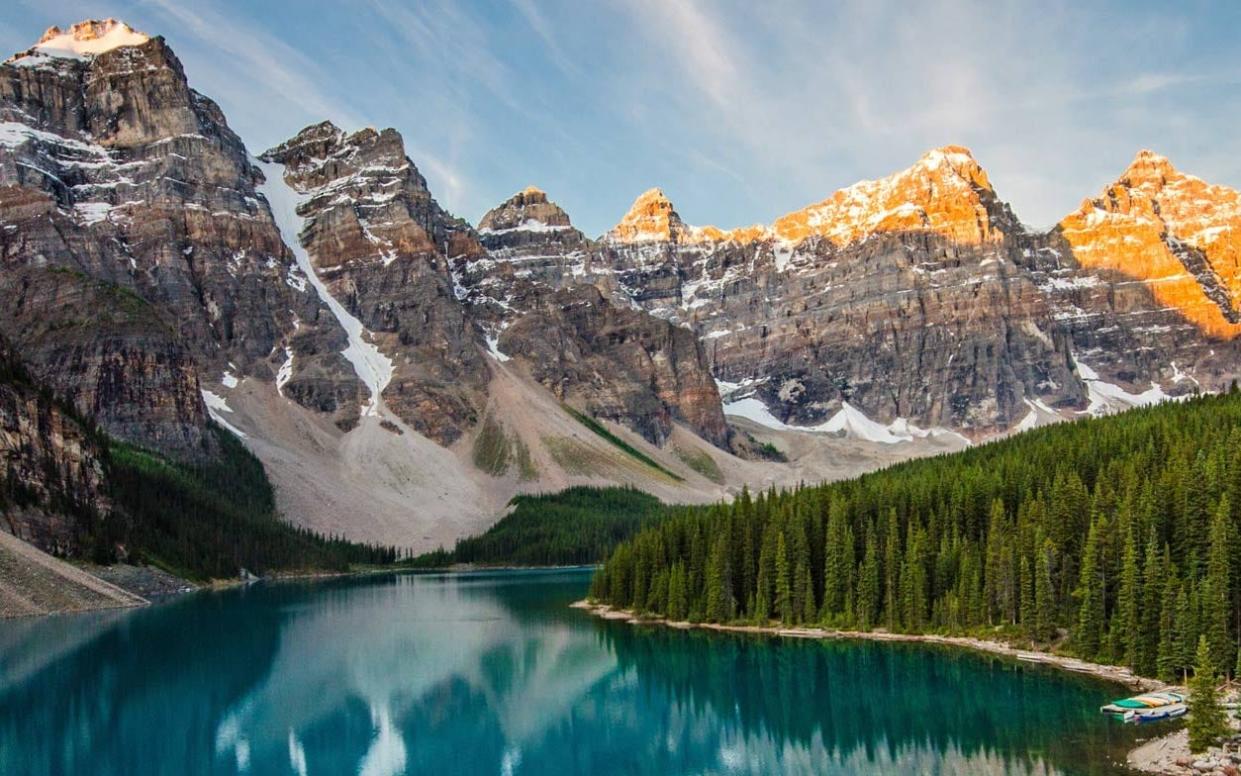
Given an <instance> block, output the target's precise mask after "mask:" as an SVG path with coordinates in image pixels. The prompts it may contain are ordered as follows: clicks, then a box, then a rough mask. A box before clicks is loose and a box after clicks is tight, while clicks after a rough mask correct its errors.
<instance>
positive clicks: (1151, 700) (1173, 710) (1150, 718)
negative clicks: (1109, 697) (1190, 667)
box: [1099, 692, 1188, 722]
mask: <svg viewBox="0 0 1241 776" xmlns="http://www.w3.org/2000/svg"><path fill="white" fill-rule="evenodd" d="M1099 711H1101V712H1103V713H1104V714H1110V715H1112V716H1113V717H1116V718H1117V719H1120V720H1123V721H1125V722H1157V721H1159V720H1164V719H1175V718H1176V717H1180V716H1184V714H1185V712H1186V711H1188V709H1187V707H1186V706H1185V696H1184V695H1182V694H1180V693H1177V692H1152V693H1146V694H1144V695H1135V696H1133V697H1132V698H1123V699H1121V700H1117V701H1112V702H1111V703H1109V704H1107V705H1106V706H1103V707H1101V708H1100V709H1099Z"/></svg>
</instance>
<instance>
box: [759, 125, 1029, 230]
mask: <svg viewBox="0 0 1241 776" xmlns="http://www.w3.org/2000/svg"><path fill="white" fill-rule="evenodd" d="M1016 228H1018V227H1017V221H1016V218H1014V217H1013V215H1012V213H1011V212H1010V211H1009V209H1008V206H1007V205H1005V204H1004V203H1003V202H1001V201H1000V200H999V198H998V197H997V196H996V193H995V190H994V189H992V187H991V181H990V179H988V177H987V173H986V171H985V170H983V168H982V167H981V166H980V165H979V164H978V162H977V161H975V159H974V155H973V154H972V153H971V152H970V150H969V149H968V148H965V147H963V146H955V145H949V146H943V147H941V148H936V149H933V150H931V151H928V152H927V153H925V154H923V156H922V157H921V158H920V159H919V160H918V161H917V162H916V163H915V164H914V165H913V166H912V167H909V168H908V169H905V170H902V171H900V172H897V173H894V174H892V175H889V176H887V177H885V178H880V179H878V180H872V181H860V182H858V183H855V184H853V185H852V186H849V187H848V188H844V189H841V190H840V191H837V192H836V193H835V194H833V195H832V196H831V197H829V198H828V199H825V200H823V201H822V202H819V203H817V204H815V205H811V206H809V207H807V208H804V209H802V210H798V211H795V212H793V213H789V214H788V215H786V216H783V217H782V218H779V219H777V220H776V222H775V224H774V225H773V227H772V229H773V231H774V232H775V235H776V236H777V237H778V238H780V239H782V240H785V241H788V242H800V241H802V240H805V239H807V238H809V237H816V236H817V237H825V238H827V239H828V240H831V241H832V242H833V243H836V244H837V245H848V244H851V243H854V242H858V241H860V240H864V239H866V238H867V237H870V236H871V235H873V234H875V233H877V232H910V231H912V232H925V231H930V232H935V233H938V234H940V235H943V236H945V237H948V238H950V239H953V240H955V241H957V242H964V243H971V244H977V243H982V242H989V241H992V240H996V239H999V238H1001V237H1002V236H1003V235H1004V234H1005V233H1009V232H1011V231H1012V230H1014V229H1016Z"/></svg>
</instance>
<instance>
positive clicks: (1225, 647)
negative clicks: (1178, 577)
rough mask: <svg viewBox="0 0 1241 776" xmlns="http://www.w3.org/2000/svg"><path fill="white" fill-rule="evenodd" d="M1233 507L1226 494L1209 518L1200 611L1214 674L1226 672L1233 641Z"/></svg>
mask: <svg viewBox="0 0 1241 776" xmlns="http://www.w3.org/2000/svg"><path fill="white" fill-rule="evenodd" d="M1231 523H1232V508H1231V506H1230V505H1229V500H1228V495H1227V494H1224V496H1223V497H1222V498H1221V499H1220V502H1219V508H1218V509H1217V510H1216V512H1215V517H1214V519H1213V520H1212V521H1211V534H1210V536H1211V543H1210V551H1209V554H1208V557H1207V572H1206V573H1207V575H1206V579H1205V580H1204V581H1203V583H1202V607H1203V609H1202V614H1203V617H1204V619H1205V622H1204V626H1205V631H1206V632H1205V634H1204V635H1205V636H1206V639H1207V643H1209V644H1210V645H1211V657H1212V658H1213V659H1214V661H1215V669H1216V672H1217V673H1222V674H1227V673H1228V669H1229V668H1231V667H1232V662H1233V642H1232V637H1231V636H1230V635H1229V633H1228V627H1229V624H1230V620H1231V619H1232V592H1231V590H1230V588H1229V579H1230V577H1231V564H1232V561H1231V558H1230V556H1231V552H1230V550H1231V537H1230V535H1229V534H1230V528H1231Z"/></svg>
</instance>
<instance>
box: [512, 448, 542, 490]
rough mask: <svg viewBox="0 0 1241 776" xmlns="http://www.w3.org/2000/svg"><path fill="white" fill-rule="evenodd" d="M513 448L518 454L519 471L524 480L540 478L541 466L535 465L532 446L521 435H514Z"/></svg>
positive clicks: (529, 480)
mask: <svg viewBox="0 0 1241 776" xmlns="http://www.w3.org/2000/svg"><path fill="white" fill-rule="evenodd" d="M513 448H514V450H515V451H516V454H517V472H518V475H519V477H520V479H521V481H522V482H531V481H533V480H537V479H538V478H539V467H538V466H535V464H534V459H533V458H531V457H530V448H529V447H527V446H526V443H525V442H523V441H522V439H521V437H514V439H513Z"/></svg>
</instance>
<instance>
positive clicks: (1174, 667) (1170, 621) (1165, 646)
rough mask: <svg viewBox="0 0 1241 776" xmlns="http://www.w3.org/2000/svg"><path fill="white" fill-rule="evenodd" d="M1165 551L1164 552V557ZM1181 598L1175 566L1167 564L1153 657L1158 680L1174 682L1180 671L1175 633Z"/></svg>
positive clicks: (1178, 649) (1178, 648) (1177, 636)
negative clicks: (1156, 647)
mask: <svg viewBox="0 0 1241 776" xmlns="http://www.w3.org/2000/svg"><path fill="white" fill-rule="evenodd" d="M1166 555H1167V550H1165V557H1166ZM1180 596H1181V581H1180V579H1179V578H1178V576H1177V573H1176V566H1173V565H1171V564H1168V566H1167V572H1166V574H1165V578H1164V588H1163V596H1162V600H1161V601H1160V606H1159V648H1158V651H1157V652H1156V656H1155V669H1156V673H1157V675H1158V676H1159V678H1160V679H1162V680H1164V681H1165V682H1175V681H1176V679H1177V673H1178V672H1179V671H1180V670H1181V649H1180V643H1181V642H1180V634H1179V633H1177V630H1176V624H1177V604H1178V602H1179V601H1180Z"/></svg>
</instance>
